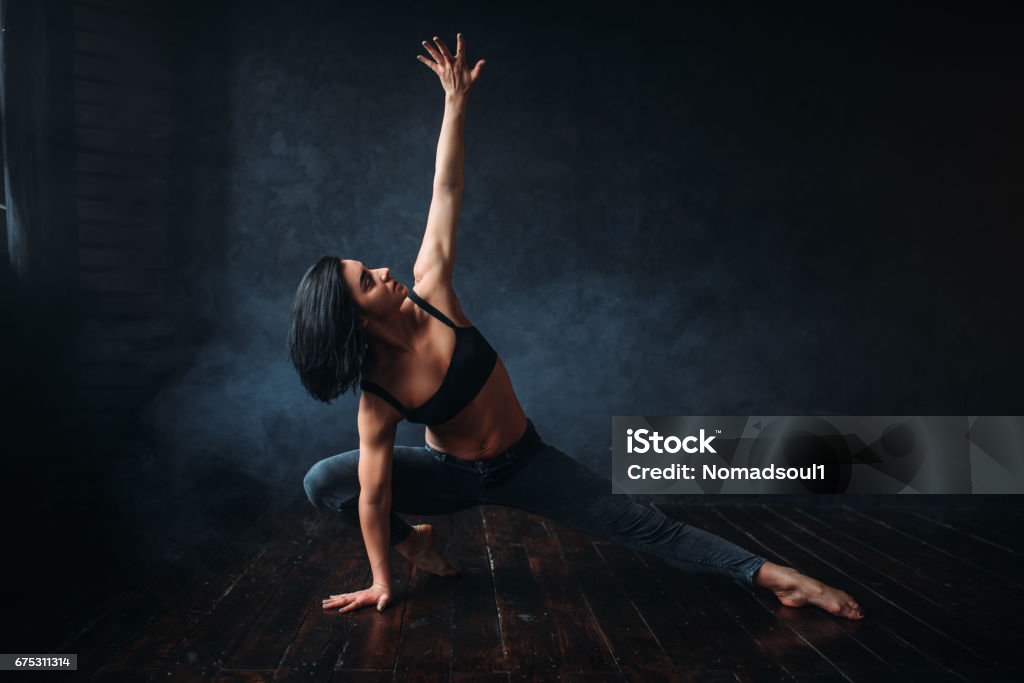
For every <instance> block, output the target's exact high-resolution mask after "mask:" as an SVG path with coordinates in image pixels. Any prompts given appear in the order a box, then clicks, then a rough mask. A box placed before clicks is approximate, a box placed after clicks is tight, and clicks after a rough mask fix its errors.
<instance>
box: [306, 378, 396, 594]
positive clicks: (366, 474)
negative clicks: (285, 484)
mask: <svg viewBox="0 0 1024 683" xmlns="http://www.w3.org/2000/svg"><path fill="white" fill-rule="evenodd" d="M400 420H401V418H400V417H399V416H398V412H397V411H396V410H395V409H394V408H392V407H391V406H389V405H387V404H386V403H385V402H384V401H383V400H382V399H380V398H378V397H377V396H373V395H372V394H366V393H363V395H362V396H361V397H360V401H359V419H358V422H359V526H360V529H361V530H362V532H363V543H364V544H365V545H366V555H367V557H368V558H369V560H370V570H371V572H372V574H373V585H371V586H370V587H369V588H367V589H365V590H361V591H356V592H355V593H344V594H341V595H332V596H331V598H330V599H329V600H325V601H324V607H325V608H334V607H338V608H340V610H341V611H342V612H350V611H352V610H354V609H359V608H360V607H364V606H366V605H375V606H376V607H377V609H378V610H382V609H384V607H385V606H386V605H387V604H388V602H390V600H391V462H392V458H393V455H394V446H395V430H396V429H397V427H398V422H399V421H400Z"/></svg>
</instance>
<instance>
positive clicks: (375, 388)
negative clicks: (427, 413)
mask: <svg viewBox="0 0 1024 683" xmlns="http://www.w3.org/2000/svg"><path fill="white" fill-rule="evenodd" d="M410 291H412V290H410ZM359 388H360V389H362V390H363V391H369V392H370V393H371V394H376V395H377V396H380V397H381V398H382V399H384V400H385V401H387V402H388V403H390V404H391V405H392V406H394V407H395V409H396V410H397V411H398V412H400V413H401V414H402V415H408V411H407V410H406V409H405V407H404V406H403V405H402V404H401V403H399V402H398V401H397V400H396V399H395V397H394V396H392V395H391V394H389V393H388V392H387V391H385V390H384V388H383V387H381V386H380V385H379V384H374V383H373V382H371V381H370V380H368V379H364V380H361V381H360V382H359Z"/></svg>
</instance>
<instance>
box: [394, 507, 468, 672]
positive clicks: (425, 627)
mask: <svg viewBox="0 0 1024 683" xmlns="http://www.w3.org/2000/svg"><path fill="white" fill-rule="evenodd" d="M432 524H433V527H434V533H435V538H436V540H437V546H438V547H439V548H442V549H443V548H444V547H445V546H446V545H447V542H448V539H449V538H451V525H452V519H451V516H450V515H446V516H444V517H440V518H437V519H435V520H434V521H433V522H432ZM457 580H458V579H457V578H454V577H446V576H437V575H435V574H430V573H427V572H424V571H421V570H419V569H414V570H413V573H412V578H411V581H410V584H409V594H408V597H407V598H406V601H407V602H408V606H407V607H406V609H405V618H404V620H403V624H402V638H401V641H400V646H399V648H398V653H397V658H396V661H395V667H394V670H395V679H396V680H400V681H422V682H424V683H427V682H429V681H436V680H438V679H441V680H445V679H447V678H448V676H449V673H450V671H451V658H452V584H453V583H454V582H455V581H457Z"/></svg>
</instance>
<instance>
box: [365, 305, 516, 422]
mask: <svg viewBox="0 0 1024 683" xmlns="http://www.w3.org/2000/svg"><path fill="white" fill-rule="evenodd" d="M408 297H409V298H410V299H412V300H413V302H415V303H416V305H417V306H419V307H420V308H422V309H423V310H425V311H426V312H427V313H429V314H430V315H432V316H434V317H435V318H437V319H438V320H440V321H441V322H443V323H444V324H445V325H447V326H448V327H450V328H452V329H453V330H455V350H454V351H453V352H452V360H451V363H449V364H448V372H446V373H445V376H444V379H443V380H442V381H441V386H440V387H439V388H438V390H437V391H436V392H435V393H434V395H433V396H431V397H430V398H429V399H427V402H426V403H424V404H423V405H421V406H420V407H419V408H413V409H412V410H406V409H405V407H404V406H403V405H402V404H401V403H399V402H398V401H397V400H396V399H395V397H394V396H392V395H391V394H389V393H388V392H387V391H385V390H384V389H383V388H382V387H381V386H380V385H378V384H374V383H373V382H371V381H369V380H361V381H360V382H359V387H360V388H361V389H362V390H363V391H369V392H370V393H371V394H376V395H377V396H380V397H381V398H383V399H384V400H385V401H387V402H388V403H390V404H391V405H393V406H394V407H395V408H396V409H397V410H398V412H400V413H402V414H403V415H405V419H407V420H408V421H409V422H414V423H417V424H425V425H428V426H431V425H439V424H442V423H444V422H447V421H448V420H451V419H452V418H453V417H455V416H456V415H458V414H459V413H460V412H461V411H462V409H463V408H465V407H466V406H467V405H469V402H470V401H472V400H473V399H474V398H475V397H476V395H477V394H478V393H480V390H481V389H482V388H483V386H484V384H485V383H486V382H487V378H488V377H490V376H491V371H492V370H494V366H495V364H496V363H497V362H498V354H497V353H496V352H495V351H494V349H492V348H491V345H490V344H488V343H487V340H486V339H484V336H483V335H482V334H480V331H479V330H477V329H476V327H456V326H455V323H453V322H452V321H451V320H450V319H449V318H448V316H446V315H445V314H444V313H442V312H441V311H439V310H437V309H436V308H434V307H433V306H431V305H430V304H428V303H427V302H426V301H424V300H423V299H421V298H420V296H419V294H417V293H416V292H414V291H413V290H411V289H410V290H409V294H408Z"/></svg>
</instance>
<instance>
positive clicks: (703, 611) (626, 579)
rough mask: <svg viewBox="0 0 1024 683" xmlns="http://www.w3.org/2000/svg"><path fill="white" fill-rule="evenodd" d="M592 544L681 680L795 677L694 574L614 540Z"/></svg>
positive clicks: (779, 679)
mask: <svg viewBox="0 0 1024 683" xmlns="http://www.w3.org/2000/svg"><path fill="white" fill-rule="evenodd" d="M595 545H596V547H597V549H598V551H599V552H600V554H601V556H602V558H603V559H604V560H605V562H606V563H607V564H608V567H609V568H610V569H611V571H612V573H614V574H615V576H616V578H617V580H618V583H619V585H620V586H622V587H623V588H624V590H625V592H626V593H627V595H628V596H629V599H630V600H631V601H632V602H633V604H634V605H635V606H636V608H637V610H638V611H639V612H640V614H641V615H642V616H643V619H644V621H646V622H647V624H648V626H649V627H650V628H651V630H652V631H653V632H654V634H655V635H656V636H657V638H658V640H659V641H660V642H661V644H662V646H663V647H664V649H665V651H666V653H667V654H668V655H669V656H670V657H671V658H672V660H673V662H675V665H676V669H677V670H678V671H679V672H680V675H681V676H682V678H683V679H684V680H687V681H696V680H705V675H706V674H708V672H710V671H720V672H728V677H727V678H728V679H731V680H732V681H741V682H747V681H749V682H756V681H769V680H771V681H786V680H789V681H792V680H794V679H793V678H792V677H791V676H790V675H789V674H788V673H786V672H785V671H784V670H783V669H782V668H780V667H779V666H777V665H776V664H775V663H773V662H772V661H771V659H770V658H769V657H767V656H766V653H765V652H764V651H762V650H761V649H760V648H759V646H758V643H757V642H756V641H755V640H754V639H753V638H751V637H750V635H749V634H748V633H746V632H745V631H744V630H743V629H741V628H740V627H739V626H738V625H737V624H736V622H734V621H733V620H732V619H730V618H729V617H728V615H726V614H725V613H724V612H722V610H721V609H720V608H719V607H718V605H717V604H715V602H714V601H713V600H711V598H710V597H709V596H708V594H707V593H706V592H705V591H704V590H703V589H702V588H701V587H700V586H699V585H697V584H698V583H699V581H700V579H699V578H695V577H693V576H692V575H687V574H686V573H685V572H682V571H680V570H678V569H675V568H673V567H670V566H668V565H667V564H665V563H664V562H662V561H661V560H659V559H658V558H656V557H654V556H653V555H646V554H638V553H635V552H633V551H632V550H630V549H628V548H626V547H624V546H622V545H619V544H617V543H612V542H610V541H603V540H602V541H595ZM659 565H660V566H659ZM716 675H717V674H716Z"/></svg>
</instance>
